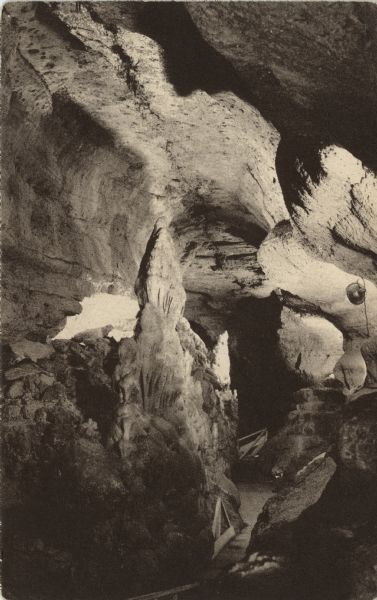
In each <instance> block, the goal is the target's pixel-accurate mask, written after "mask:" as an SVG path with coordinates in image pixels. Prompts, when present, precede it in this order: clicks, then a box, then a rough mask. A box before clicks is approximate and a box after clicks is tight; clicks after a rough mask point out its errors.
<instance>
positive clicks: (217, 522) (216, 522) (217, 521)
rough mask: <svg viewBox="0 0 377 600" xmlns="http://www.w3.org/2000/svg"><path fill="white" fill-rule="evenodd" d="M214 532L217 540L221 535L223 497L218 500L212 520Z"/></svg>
mask: <svg viewBox="0 0 377 600" xmlns="http://www.w3.org/2000/svg"><path fill="white" fill-rule="evenodd" d="M212 534H213V537H214V538H215V540H216V539H217V538H218V537H219V536H220V535H221V498H220V496H219V497H218V498H217V500H216V507H215V514H214V517H213V522H212Z"/></svg>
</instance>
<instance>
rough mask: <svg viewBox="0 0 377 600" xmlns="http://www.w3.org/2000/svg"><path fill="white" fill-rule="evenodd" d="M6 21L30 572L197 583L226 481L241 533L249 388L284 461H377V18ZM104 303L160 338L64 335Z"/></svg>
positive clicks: (6, 247) (17, 540) (6, 139)
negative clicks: (130, 303) (360, 295)
mask: <svg viewBox="0 0 377 600" xmlns="http://www.w3.org/2000/svg"><path fill="white" fill-rule="evenodd" d="M2 34H3V35H2V58H3V60H2V82H3V86H2V93H3V132H2V196H3V221H4V230H3V237H2V249H3V256H2V266H3V273H2V309H3V310H2V321H3V323H2V324H3V339H4V343H5V350H4V359H3V363H4V367H5V402H4V410H5V416H4V427H3V439H4V444H5V450H4V468H5V471H6V478H7V482H8V492H7V495H6V500H5V506H6V507H7V508H6V510H7V511H8V507H9V516H8V519H7V523H8V526H7V527H6V529H5V539H6V543H7V544H8V545H9V546H8V547H9V548H10V549H11V550H10V552H11V556H12V561H11V562H13V563H14V565H16V567H15V569H16V572H12V569H9V571H10V572H9V574H8V577H9V581H10V582H11V583H10V584H9V585H13V586H14V585H16V582H17V565H19V564H22V565H23V569H24V572H25V573H28V575H27V577H28V578H29V579H28V581H29V580H30V582H33V581H34V583H35V582H36V581H38V578H39V577H40V565H45V563H46V560H47V558H46V557H48V564H49V565H50V566H49V569H48V574H47V575H46V582H45V585H46V586H48V585H50V584H51V581H50V580H53V579H54V577H59V578H61V580H62V581H63V580H64V581H68V580H69V582H70V583H69V585H73V586H74V587H73V588H72V589H82V590H86V591H87V590H88V585H89V584H88V582H91V585H92V588H94V589H95V588H96V583H95V582H96V581H97V580H101V581H102V582H103V585H104V586H105V587H106V585H109V586H111V583H112V581H113V580H112V573H114V572H117V573H118V574H119V572H121V571H122V569H123V566H122V565H123V564H124V562H127V565H128V566H127V569H126V572H124V573H123V574H122V577H121V578H120V579H117V581H118V580H119V581H120V583H119V585H120V588H121V587H122V582H127V585H129V586H131V587H130V589H133V588H132V586H133V585H134V586H135V590H139V589H143V588H142V586H141V588H140V582H143V581H144V583H145V572H144V571H143V569H142V567H141V565H144V567H145V571H148V573H152V575H151V576H150V581H149V583H148V585H150V586H153V585H154V584H155V585H156V584H157V582H158V581H159V583H160V584H161V585H162V584H163V583H167V581H168V580H169V577H170V578H172V579H170V580H169V581H171V580H174V577H176V578H177V579H178V580H181V579H182V573H183V572H184V568H186V567H187V572H186V575H185V576H188V573H189V572H190V573H195V572H196V569H198V565H199V563H200V561H204V560H206V559H207V558H208V557H209V556H210V554H211V551H212V539H211V535H210V518H211V511H212V510H213V504H214V502H215V498H216V496H217V495H218V494H221V495H222V496H223V498H224V501H225V502H227V506H228V509H229V512H230V513H231V515H232V519H233V522H234V525H235V527H236V528H237V527H239V526H240V519H239V515H238V512H237V511H238V504H237V503H238V499H237V492H236V490H235V489H234V486H233V484H232V482H231V481H230V480H229V477H230V472H231V466H232V464H233V463H234V460H235V453H236V435H237V431H236V430H237V417H236V413H237V408H236V404H237V400H236V394H235V392H234V391H233V388H237V390H238V398H239V418H240V423H239V430H240V431H241V433H248V432H249V431H250V429H252V428H253V427H255V428H257V427H259V426H262V425H263V426H264V425H267V426H268V427H269V428H270V429H271V431H272V432H276V431H277V430H279V428H280V432H279V433H278V436H277V437H276V438H274V439H273V441H272V442H271V444H270V445H269V446H268V447H267V448H266V451H265V456H264V457H263V460H264V462H265V465H266V468H268V469H271V468H274V466H275V468H278V469H282V471H287V472H289V474H290V475H291V474H292V473H291V472H293V471H295V470H297V469H299V468H302V467H303V465H304V464H305V461H307V460H311V459H313V457H314V456H315V454H316V453H318V452H325V451H327V450H328V448H329V447H330V446H331V447H336V448H337V455H336V457H335V458H334V460H335V462H336V464H337V465H338V469H339V468H340V467H339V465H341V468H340V470H341V469H342V468H344V469H345V470H346V471H347V473H348V471H349V470H350V471H352V472H354V471H358V470H361V471H362V472H363V473H364V472H366V473H374V474H375V462H374V458H373V451H372V449H373V448H372V447H373V442H372V439H373V431H374V429H373V427H374V425H373V423H374V420H373V419H374V418H375V414H374V412H373V406H372V407H368V406H369V405H368V406H367V407H365V408H363V407H361V408H360V409H359V412H358V411H357V409H356V408H355V409H353V410H354V412H353V413H352V410H351V409H347V410H348V412H346V413H345V415H343V412H342V411H343V404H344V396H345V395H346V396H347V395H349V394H352V393H354V392H357V390H359V389H360V388H362V386H363V385H364V382H365V386H367V388H368V389H369V390H372V394H371V395H370V398H372V399H373V397H374V396H373V393H375V392H373V390H374V389H375V387H376V367H375V363H376V360H375V359H376V347H375V339H376V336H377V288H376V281H377V276H376V261H377V176H376V172H377V164H376V156H377V148H376V139H377V136H376V133H377V122H376V118H377V117H376V115H377V106H376V103H377V101H376V98H377V68H376V52H377V6H375V5H373V4H371V3H355V2H347V3H338V2H334V3H307V2H299V3H286V2H269V3H264V2H231V3H227V2H224V3H223V2H204V3H196V2H188V3H155V2H150V3H143V2H103V3H101V2H84V3H81V9H80V10H79V11H77V10H76V3H70V2H65V3H58V2H57V3H48V2H46V3H44V2H35V3H34V2H17V3H16V2H14V3H12V2H10V3H8V4H7V5H6V6H5V7H4V9H3V13H2ZM308 48H310V51H308ZM361 278H364V281H365V286H366V292H367V296H366V298H367V315H368V330H367V327H366V321H365V314H364V307H363V306H362V305H353V304H351V303H350V302H349V301H348V299H347V296H346V291H345V290H346V287H347V285H348V284H350V283H352V282H354V281H356V280H357V279H359V280H360V281H361ZM98 292H101V293H108V294H127V295H128V296H129V297H130V298H133V299H134V300H136V299H137V301H138V303H139V307H140V312H139V314H138V317H137V325H136V328H135V334H134V336H133V337H128V338H126V339H124V340H122V341H121V342H120V343H119V344H118V343H115V342H114V341H113V340H111V339H108V338H106V337H104V338H101V339H99V340H94V338H93V336H92V337H91V336H90V335H89V337H88V338H87V339H86V340H84V341H83V340H82V339H81V340H72V341H61V340H55V341H53V338H54V336H55V335H56V334H57V333H58V332H59V331H61V330H62V329H63V327H64V323H65V319H66V318H67V317H69V316H72V315H76V314H79V313H80V311H81V309H82V307H81V302H82V300H83V299H84V298H87V297H90V296H92V295H93V294H95V293H98ZM109 323H111V315H109ZM225 331H227V332H228V335H227V337H226V339H227V340H228V345H229V352H230V364H229V365H228V366H229V369H230V371H229V372H227V373H225V380H224V379H222V377H221V376H220V375H219V371H218V360H219V352H220V350H219V348H220V346H221V344H222V345H224V343H225V342H224V339H225V338H224V337H221V336H223V335H224V332H225ZM97 333H98V332H97ZM80 342H81V343H80ZM17 344H18V345H17ZM334 373H335V377H336V379H337V380H339V382H340V383H339V385H338V386H337V384H336V383H335V384H334V382H333V380H331V381H330V380H328V379H326V378H328V377H329V376H330V375H333V374H334ZM323 380H326V384H323ZM297 390H300V391H298V392H297ZM293 392H297V394H298V395H293V396H292V393H293ZM362 393H363V392H362ZM370 401H372V400H370ZM305 428H306V429H305ZM360 428H361V430H362V431H363V432H364V433H363V434H362V435H363V436H364V439H365V444H364V446H363V444H359V443H358V441H357V438H358V435H359V430H360ZM304 429H305V431H304ZM67 440H68V441H69V442H67ZM287 440H290V442H292V443H293V445H294V451H292V446H289V443H288V442H287ZM287 444H288V445H287ZM288 446H289V448H288ZM156 457H159V459H160V463H158V461H157V459H156ZM331 460H333V458H331V459H330V458H329V457H326V459H325V464H324V466H321V467H320V468H319V469H320V470H321V469H322V470H323V473H324V476H323V478H322V479H321V481H323V482H325V483H326V484H327V482H328V479H330V478H331V477H332V476H333V465H332V463H331ZM153 461H157V462H156V464H155V463H154V462H153ZM94 464H95V465H96V466H95V467H94V466H93V465H94ZM156 469H157V470H158V469H160V470H161V472H163V473H165V475H166V477H165V476H164V477H165V479H164V477H162V479H163V483H162V484H161V487H160V488H158V489H155V487H154V485H155V484H154V482H153V477H152V474H153V472H154V471H155V470H156ZM169 473H170V475H169ZM171 473H173V474H176V476H177V478H178V480H179V482H180V483H179V485H178V484H177V485H176V484H175V482H174V477H173V476H172V475H171ZM179 473H184V476H182V478H180V477H179ZM310 473H311V472H310ZM310 473H309V475H310V476H311V474H310ZM337 473H338V472H337ZM327 475H328V477H327ZM337 476H338V475H337ZM318 477H320V475H318ZM339 477H340V476H339ZM340 481H341V483H340V484H339V485H340V486H344V485H346V484H345V483H344V480H343V479H342V477H340ZM368 481H369V480H368ZM43 482H45V483H43ZM46 482H49V483H46ZM325 483H324V484H323V485H325ZM364 484H365V486H366V488H363V489H369V488H368V485H369V484H368V483H365V482H364V483H363V485H364ZM43 485H46V486H47V488H46V489H47V492H46V494H45V495H43V494H41V486H42V488H43ZM308 485H309V484H308ZM310 485H311V484H310ZM310 485H309V488H310ZM177 486H178V489H177ZM179 486H180V487H179ZM314 487H315V484H314ZM335 489H336V490H337V489H339V488H335ZM341 489H343V488H341ZM336 493H337V492H336V491H335V492H333V491H331V490H330V492H329V497H331V498H330V500H329V502H330V504H331V502H333V500H332V498H333V496H334V495H335V496H336ZM61 494H63V496H64V498H66V504H67V506H66V508H65V509H64V510H63V508H62V506H61V505H60V504H59V497H60V495H61ZM331 494H333V496H331ZM151 498H152V500H151ZM135 499H136V500H135ZM185 502H186V504H185ZM143 503H144V505H145V507H146V514H141V511H140V510H139V508H137V510H136V509H135V512H133V511H134V509H133V508H132V507H133V506H135V504H137V505H138V507H139V506H140V505H142V504H143ZM47 506H49V509H48V510H46V507H47ZM78 506H85V507H86V508H85V510H84V511H82V510H81V509H80V510H79V511H78V512H77V510H78V509H77V507H78ZM29 507H32V508H30V515H32V516H30V515H28V511H29ZM306 509H307V507H305V510H306ZM86 510H88V512H87V518H86V519H84V521H83V523H81V524H80V527H79V530H80V531H81V538H80V539H71V538H70V537H69V535H68V536H67V535H66V534H65V533H64V531H73V530H75V528H76V527H78V525H77V520H79V517H77V514H79V515H82V514H83V513H85V511H86ZM80 511H81V512H80ZM267 512H268V511H267ZM325 512H326V511H325ZM330 512H331V511H330ZM44 513H46V517H43V515H44ZM7 514H8V513H7ZM99 514H105V515H106V518H102V517H101V523H99V517H98V515H99ZM36 515H39V516H38V519H42V522H43V523H44V525H43V527H44V529H43V534H42V533H40V532H36V531H34V530H33V518H34V520H35V519H37V517H36ZM57 515H58V519H57ZM158 515H160V516H158ZM185 515H191V516H190V519H189V520H188V519H187V517H186V516H185ZM368 515H369V513H368ZM315 518H316V519H317V518H318V517H317V516H316V517H315ZM367 518H368V519H369V516H368V517H366V519H367ZM59 519H60V521H61V523H62V524H64V525H62V526H61V527H62V528H63V529H64V531H60V530H59V531H57V529H56V527H57V521H59ZM75 519H76V521H75ZM304 521H305V519H304ZM132 523H134V524H135V525H134V526H133V525H132ZM305 523H306V521H305ZM167 524H168V525H169V526H168V525H167ZM305 526H306V525H305ZM258 527H259V530H260V531H262V530H263V527H262V526H258ZM297 527H298V529H299V530H300V527H304V525H303V524H302V522H301V521H300V522H299V525H298V526H297ZM92 531H95V535H94V538H95V540H94V543H93V544H91V542H90V535H91V532H92ZM300 531H301V530H300ZM284 535H285V534H284ZM263 536H264V530H263V531H262V533H261V534H260V539H261V545H260V548H262V549H263V548H264V544H265V542H264V537H263ZM265 537H266V539H269V535H267V536H265ZM57 539H59V540H60V542H59V544H58V545H56V540H57ZM255 539H256V538H255ZM271 539H275V538H274V535H271ZM363 540H364V538H363ZM255 543H257V542H255ZM363 543H364V542H363ZM254 545H255V544H254ZM287 545H289V544H286V546H287ZM257 546H258V545H257ZM257 546H256V547H257ZM321 547H322V546H321ZM88 548H89V550H88ZM163 548H164V549H165V550H164V551H162V549H163ZM358 548H360V550H358V552H359V553H360V556H361V559H360V561H361V562H362V556H363V552H364V550H363V548H364V546H362V544H361V543H360V544H359V546H358ZM135 549H136V550H135ZM254 550H255V548H254V546H253V544H251V550H250V552H253V551H254ZM143 553H144V554H143ZM83 555H87V556H88V557H89V558H88V560H87V562H86V563H85V564H84V562H85V561H82V560H81V557H82V556H83ZM104 555H106V557H107V558H104ZM131 556H132V560H131V558H130V557H131ZM195 556H196V558H195ZM114 557H116V558H114ZM125 557H126V558H127V560H126V559H125ZM173 557H175V558H176V563H174V560H173ZM368 557H369V554H368ZM368 560H369V558H368ZM38 561H39V562H38ZM80 561H81V562H80ZM106 561H107V562H106ZM122 561H123V562H122ZM172 561H173V563H174V564H176V566H175V567H174V568H173V567H171V564H172ZM355 561H356V559H355ZM356 562H357V561H356ZM367 562H368V561H367ZM29 563H30V564H29ZM168 564H169V565H170V567H171V568H170V569H168V568H167V567H166V565H168ZM358 564H359V563H358ZM38 565H39V567H38ZM99 565H101V566H100V568H99ZM110 565H111V569H114V571H111V569H110ZM145 565H147V566H145ZM188 565H189V566H188ZM43 568H44V567H43ZM38 569H39V570H38ZM107 569H109V574H108V575H106V572H107ZM173 571H174V573H175V575H174V574H173V575H171V574H172V572H173ZM161 572H165V573H167V574H166V578H167V579H166V581H160V580H159V577H160V574H161ZM67 574H69V576H68V575H67ZM49 578H50V579H49ZM368 578H369V575H368ZM368 581H369V579H368ZM30 585H31V583H30ZM33 585H34V584H33ZM138 585H139V588H138V587H137V586H138ZM357 585H358V584H357ZM357 585H356V583H355V586H356V587H357ZM360 585H361V584H360ZM75 586H76V587H75ZM89 587H90V586H89ZM147 587H148V586H147ZM355 589H356V588H355ZM357 589H359V588H357ZM360 589H361V588H360ZM92 592H93V589H92V590H91V593H92ZM21 593H22V592H21ZM355 593H356V592H355ZM357 593H359V592H357ZM363 593H364V591H362V592H360V594H363ZM21 597H22V596H21ZM354 598H355V599H356V598H357V600H360V599H361V598H362V600H364V596H362V595H359V596H354ZM365 598H366V599H368V598H369V597H368V596H367V595H366V596H365Z"/></svg>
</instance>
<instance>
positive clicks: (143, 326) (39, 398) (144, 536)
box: [2, 224, 242, 598]
mask: <svg viewBox="0 0 377 600" xmlns="http://www.w3.org/2000/svg"><path fill="white" fill-rule="evenodd" d="M180 281H181V277H180V274H179V263H178V261H177V259H176V258H175V255H174V244H173V242H172V239H171V238H170V236H169V233H168V231H167V229H166V227H164V226H163V225H162V226H161V224H157V225H156V227H155V229H154V231H153V233H152V235H151V237H150V240H149V243H148V246H147V250H146V254H145V257H144V259H143V261H142V263H141V267H140V272H139V277H138V280H137V284H136V292H137V294H138V297H139V300H140V309H141V310H140V316H139V321H138V325H137V331H136V334H135V337H133V338H124V339H122V340H121V341H120V342H119V343H117V342H115V340H113V339H109V338H106V337H103V338H96V337H95V335H96V334H98V331H95V330H93V332H92V334H91V335H89V333H86V334H85V335H82V336H81V338H80V339H81V341H78V340H69V341H64V340H56V341H53V342H52V344H50V345H47V344H40V343H37V342H30V341H27V340H25V341H19V342H16V343H14V344H12V345H11V346H10V347H8V352H7V354H6V355H5V356H4V366H5V402H4V410H3V436H2V439H3V465H4V471H5V477H4V482H5V493H4V504H3V517H4V550H5V554H6V561H5V563H6V564H5V569H4V591H5V593H7V594H14V593H16V594H17V597H20V598H26V597H29V594H30V593H33V594H37V595H38V597H42V598H44V597H46V598H48V597H51V596H54V597H56V596H55V595H56V594H57V593H59V594H60V595H61V597H70V595H72V594H78V593H79V594H83V595H84V596H90V597H103V595H104V594H105V595H106V594H111V595H112V597H118V594H123V595H124V590H125V589H126V590H127V593H131V592H132V591H133V592H135V593H137V592H140V593H141V592H143V591H148V590H150V589H156V588H160V587H164V586H165V587H168V586H170V585H171V586H173V585H174V584H179V583H182V582H183V581H188V580H191V579H192V578H194V577H195V576H196V575H197V573H198V571H199V570H200V569H202V568H203V565H204V564H205V563H206V562H207V561H208V560H209V558H210V557H211V554H212V550H213V537H212V531H211V526H212V519H213V513H214V507H215V504H216V500H217V497H218V496H219V495H220V496H222V498H223V501H224V502H225V505H226V506H227V508H228V513H229V515H230V516H231V519H232V522H233V525H234V526H235V528H236V530H237V529H239V528H240V526H241V524H242V521H241V518H240V517H239V514H238V508H239V498H238V495H237V492H236V490H235V488H234V486H233V484H232V482H231V481H230V480H229V479H228V477H229V474H230V468H231V464H232V463H233V461H234V460H235V456H236V434H237V402H236V398H235V395H234V394H233V393H232V392H231V390H230V388H229V384H228V383H225V384H224V383H223V382H222V381H220V380H219V379H218V378H217V376H216V374H215V373H214V371H213V369H212V367H211V364H212V363H211V359H212V357H211V354H210V353H209V352H208V350H207V348H206V346H205V345H204V343H203V342H202V340H201V339H200V338H199V337H198V336H197V335H196V334H194V333H193V332H192V330H191V328H190V325H189V323H188V322H187V321H186V319H184V318H183V317H182V316H181V314H182V310H183V306H184V298H185V294H184V291H183V287H182V284H181V283H180ZM103 333H104V335H106V330H105V331H103ZM59 597H60V596H59Z"/></svg>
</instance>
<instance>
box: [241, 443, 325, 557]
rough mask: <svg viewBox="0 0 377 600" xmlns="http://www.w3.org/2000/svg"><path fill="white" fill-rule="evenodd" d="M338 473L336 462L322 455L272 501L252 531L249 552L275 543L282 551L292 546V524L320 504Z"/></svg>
mask: <svg viewBox="0 0 377 600" xmlns="http://www.w3.org/2000/svg"><path fill="white" fill-rule="evenodd" d="M335 470H336V464H335V462H334V460H333V459H332V458H331V457H330V456H326V455H325V454H323V455H320V456H319V457H318V458H316V459H314V460H312V461H310V462H309V463H308V464H307V465H306V466H305V467H304V468H303V469H302V470H301V471H299V472H298V473H297V475H296V479H295V481H294V483H293V485H291V486H289V487H285V488H284V489H283V490H282V491H281V492H280V493H278V494H277V495H276V496H274V497H273V498H271V499H270V500H268V501H267V502H266V504H265V506H264V508H263V512H262V513H261V515H260V516H259V518H258V521H257V523H256V525H255V528H254V529H253V531H252V534H251V539H250V544H249V552H250V553H252V552H254V551H255V550H263V549H266V548H271V544H272V547H275V548H276V549H277V551H279V550H280V551H281V550H282V549H284V544H286V543H287V544H290V540H286V539H285V537H286V536H289V535H290V531H291V528H292V523H294V522H295V521H297V519H299V517H300V516H301V515H302V513H303V512H304V511H306V510H307V509H308V508H309V507H310V506H312V505H313V504H315V503H316V502H318V500H319V499H320V498H321V496H322V494H323V491H324V489H325V487H326V486H327V484H328V483H329V481H330V480H331V478H332V477H333V475H334V473H335ZM272 540H273V541H272Z"/></svg>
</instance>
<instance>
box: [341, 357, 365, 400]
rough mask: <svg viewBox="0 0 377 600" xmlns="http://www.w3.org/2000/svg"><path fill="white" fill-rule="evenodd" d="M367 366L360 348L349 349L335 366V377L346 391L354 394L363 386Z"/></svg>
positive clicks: (348, 393)
mask: <svg viewBox="0 0 377 600" xmlns="http://www.w3.org/2000/svg"><path fill="white" fill-rule="evenodd" d="M366 375H367V367H366V364H365V360H364V358H363V355H362V354H361V352H360V350H358V349H350V350H347V351H346V352H345V353H344V354H343V356H341V358H340V359H339V360H338V362H337V363H336V365H335V368H334V377H335V378H336V379H337V380H338V381H340V382H341V383H342V384H343V389H344V393H345V394H347V395H350V394H353V393H354V392H356V391H357V390H359V389H360V388H362V387H363V385H364V382H365V378H366Z"/></svg>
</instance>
